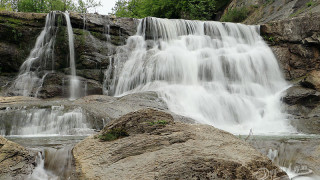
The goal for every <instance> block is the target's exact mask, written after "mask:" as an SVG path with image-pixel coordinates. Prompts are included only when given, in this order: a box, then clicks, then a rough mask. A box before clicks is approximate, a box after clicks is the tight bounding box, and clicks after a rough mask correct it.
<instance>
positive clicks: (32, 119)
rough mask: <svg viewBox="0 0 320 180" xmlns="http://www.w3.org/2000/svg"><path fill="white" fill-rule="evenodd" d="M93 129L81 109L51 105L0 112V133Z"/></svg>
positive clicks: (81, 132)
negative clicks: (43, 107)
mask: <svg viewBox="0 0 320 180" xmlns="http://www.w3.org/2000/svg"><path fill="white" fill-rule="evenodd" d="M93 133H94V130H93V129H92V127H91V125H90V124H89V123H88V122H87V118H86V116H85V115H84V113H83V111H82V109H80V108H76V109H71V110H68V109H65V108H64V107H63V106H52V107H51V108H47V109H7V110H6V111H4V112H3V111H2V112H1V113H0V135H7V136H8V135H9V136H57V135H59V136H61V135H62V136H64V135H89V134H93Z"/></svg>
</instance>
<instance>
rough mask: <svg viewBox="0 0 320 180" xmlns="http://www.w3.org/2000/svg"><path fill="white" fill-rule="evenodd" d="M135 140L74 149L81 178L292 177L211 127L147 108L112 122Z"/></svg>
mask: <svg viewBox="0 0 320 180" xmlns="http://www.w3.org/2000/svg"><path fill="white" fill-rule="evenodd" d="M119 128H121V129H122V130H124V131H126V132H127V133H128V134H129V136H128V137H124V138H120V139H118V140H115V141H102V140H100V139H99V135H98V136H91V137H89V138H87V139H85V140H83V141H82V142H80V143H79V144H77V145H76V146H75V147H74V149H73V156H74V158H75V163H76V169H77V171H78V172H79V174H81V177H80V179H106V180H107V179H257V178H259V177H263V176H264V175H265V174H264V172H271V171H272V172H275V173H272V174H270V177H268V178H269V179H272V178H275V177H282V178H283V179H288V178H287V175H286V174H285V173H284V172H283V171H282V170H280V169H279V168H278V167H277V166H275V165H274V164H272V162H271V160H269V159H268V158H267V157H266V156H263V155H262V154H260V153H259V152H257V151H256V150H255V149H254V148H252V147H251V146H250V145H248V144H247V143H245V142H243V141H241V140H239V139H238V138H236V137H235V136H233V135H232V134H230V133H227V132H224V131H221V130H218V129H216V128H214V127H212V126H208V125H190V124H183V123H178V122H174V121H173V117H172V116H171V115H170V114H167V113H165V112H161V111H157V110H152V109H144V110H139V111H136V112H132V113H129V114H127V115H124V116H122V117H120V118H119V119H116V120H115V121H113V122H111V123H109V124H108V125H107V126H106V127H105V128H104V130H103V131H101V133H100V135H101V134H104V133H108V132H109V130H111V129H119Z"/></svg>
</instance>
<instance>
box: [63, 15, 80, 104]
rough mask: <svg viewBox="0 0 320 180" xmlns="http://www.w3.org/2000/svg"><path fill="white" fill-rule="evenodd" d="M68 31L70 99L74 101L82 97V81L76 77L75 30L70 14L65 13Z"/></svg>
mask: <svg viewBox="0 0 320 180" xmlns="http://www.w3.org/2000/svg"><path fill="white" fill-rule="evenodd" d="M63 14H64V16H65V18H66V22H67V29H68V40H69V54H70V57H69V58H70V69H71V78H70V99H71V100H74V99H77V98H79V97H80V93H81V88H80V81H79V79H78V78H77V75H76V63H75V60H74V42H73V30H72V26H71V22H70V16H69V13H68V12H65V13H63Z"/></svg>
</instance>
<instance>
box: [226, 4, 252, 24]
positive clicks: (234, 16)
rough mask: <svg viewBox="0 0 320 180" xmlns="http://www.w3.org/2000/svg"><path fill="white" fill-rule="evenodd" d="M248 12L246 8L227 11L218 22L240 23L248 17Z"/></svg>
mask: <svg viewBox="0 0 320 180" xmlns="http://www.w3.org/2000/svg"><path fill="white" fill-rule="evenodd" d="M248 14H249V11H248V9H247V8H246V7H242V8H235V9H229V10H228V11H227V13H226V14H224V15H223V16H222V17H221V19H220V21H223V22H242V21H244V20H245V19H246V18H247V17H248Z"/></svg>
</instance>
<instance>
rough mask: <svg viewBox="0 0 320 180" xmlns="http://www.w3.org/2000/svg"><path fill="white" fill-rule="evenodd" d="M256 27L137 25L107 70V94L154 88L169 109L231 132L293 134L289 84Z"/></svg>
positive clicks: (146, 22) (147, 21) (151, 20)
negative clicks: (286, 103) (286, 102)
mask: <svg viewBox="0 0 320 180" xmlns="http://www.w3.org/2000/svg"><path fill="white" fill-rule="evenodd" d="M259 31H260V28H259V26H247V25H243V24H235V23H221V22H213V21H189V20H169V19H159V18H153V17H148V18H145V19H142V20H140V22H139V25H138V28H137V34H136V35H134V36H131V37H129V39H128V40H127V44H125V45H124V46H121V47H119V48H118V50H117V52H118V53H117V55H116V57H115V58H114V59H113V62H111V63H110V64H112V65H113V68H112V69H108V70H106V72H105V81H106V83H105V84H107V86H105V87H106V89H105V92H107V93H108V94H109V95H115V96H123V95H126V94H130V93H136V92H145V91H155V92H157V93H158V94H159V95H160V96H161V97H162V98H163V100H164V101H165V102H166V103H167V104H168V107H169V110H170V111H172V112H174V113H177V114H179V115H183V116H187V117H191V118H193V119H195V120H196V121H197V122H199V123H204V124H210V125H213V126H215V127H217V128H220V129H223V130H226V131H229V132H232V133H234V134H248V133H249V132H252V131H253V133H254V134H282V133H295V129H294V128H293V127H291V125H290V122H289V120H288V118H287V114H286V113H285V111H284V109H283V108H282V105H281V101H280V99H281V96H282V92H283V90H284V89H286V88H287V87H288V84H287V83H286V81H285V80H284V78H283V76H282V74H281V71H280V69H279V65H278V63H277V60H276V58H275V56H274V54H273V53H272V51H271V49H270V48H269V47H268V46H267V45H266V43H265V42H264V41H263V39H262V38H261V37H260V35H259Z"/></svg>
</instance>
